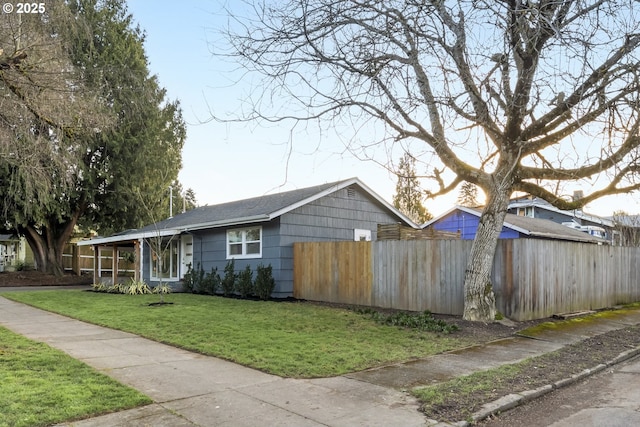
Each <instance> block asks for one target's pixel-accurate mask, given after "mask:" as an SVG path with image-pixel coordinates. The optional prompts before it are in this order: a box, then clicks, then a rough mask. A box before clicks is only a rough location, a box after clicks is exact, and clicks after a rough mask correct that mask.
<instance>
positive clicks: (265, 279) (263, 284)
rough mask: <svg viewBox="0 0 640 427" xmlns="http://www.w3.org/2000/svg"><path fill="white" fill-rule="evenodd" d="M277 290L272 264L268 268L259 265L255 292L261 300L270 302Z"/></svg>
mask: <svg viewBox="0 0 640 427" xmlns="http://www.w3.org/2000/svg"><path fill="white" fill-rule="evenodd" d="M275 288H276V281H275V280H274V279H273V268H272V267H271V264H269V265H268V266H266V267H265V266H263V265H262V264H260V265H258V270H257V272H256V281H255V292H256V295H257V296H258V298H260V299H261V300H265V301H266V300H268V299H269V298H270V297H271V294H272V293H273V290H274V289H275Z"/></svg>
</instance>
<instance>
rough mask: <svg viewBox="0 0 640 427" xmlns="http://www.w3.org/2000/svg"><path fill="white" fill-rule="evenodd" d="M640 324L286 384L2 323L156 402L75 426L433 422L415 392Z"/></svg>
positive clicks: (596, 327) (119, 343)
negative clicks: (420, 409) (416, 388)
mask: <svg viewBox="0 0 640 427" xmlns="http://www.w3.org/2000/svg"><path fill="white" fill-rule="evenodd" d="M636 324H640V310H636V311H625V312H622V313H620V314H618V315H615V314H613V315H612V316H609V318H607V319H599V320H598V321H596V322H584V323H583V322H581V323H580V324H578V325H575V326H574V327H572V328H563V330H562V332H559V331H552V332H546V333H544V334H540V335H538V336H536V337H535V339H532V338H524V337H518V336H515V337H512V338H507V339H504V340H500V341H496V342H493V343H490V344H487V345H483V346H476V347H471V348H468V349H465V350H461V351H457V352H450V353H446V354H441V355H437V356H432V357H428V358H425V359H422V360H419V361H414V362H409V363H402V364H397V365H392V366H388V367H384V368H378V369H371V370H368V371H363V372H357V373H353V374H349V375H345V376H341V377H334V378H323V379H313V380H296V379H284V378H280V377H276V376H273V375H268V374H265V373H263V372H259V371H255V370H253V369H250V368H246V367H242V366H239V365H236V364H234V363H230V362H227V361H224V360H220V359H216V358H214V357H207V356H202V355H199V354H195V353H191V352H188V351H184V350H180V349H176V348H174V347H170V346H167V345H163V344H159V343H156V342H154V341H150V340H147V339H144V338H140V337H138V336H136V335H132V334H129V333H125V332H120V331H114V330H111V329H108V328H103V327H99V326H95V325H91V324H87V323H84V322H80V321H77V320H73V319H69V318H66V317H63V316H59V315H56V314H52V313H49V312H45V311H42V310H38V309H35V308H32V307H29V306H26V305H23V304H19V303H15V302H12V301H9V300H7V299H5V298H2V297H0V325H2V326H5V327H6V328H8V329H10V330H12V331H14V332H17V333H19V334H22V335H24V336H26V337H28V338H31V339H33V340H37V341H42V342H46V343H47V344H49V345H51V346H52V347H55V348H58V349H60V350H63V351H65V352H66V353H68V354H70V355H71V356H73V357H75V358H77V359H79V360H82V361H83V362H85V363H87V364H88V365H91V366H93V367H95V368H97V369H98V370H100V371H102V372H104V373H106V374H108V375H110V376H112V377H113V378H115V379H117V380H118V381H120V382H122V383H124V384H127V385H129V386H131V387H134V388H136V389H138V390H140V391H141V392H143V393H145V394H146V395H148V396H149V397H151V398H152V399H153V400H154V402H155V403H154V404H152V405H149V406H146V407H143V408H138V409H133V410H129V411H123V412H120V413H117V414H110V415H106V416H102V417H98V418H93V419H90V420H85V421H81V422H76V423H73V424H72V425H74V426H193V425H198V426H212V425H215V426H254V425H278V426H390V425H399V426H400V425H401V426H424V425H426V424H427V423H428V420H427V419H426V418H425V417H424V416H423V415H422V414H421V413H420V412H418V403H417V401H416V400H415V399H413V398H412V397H411V396H410V395H409V394H407V393H405V392H404V391H402V390H408V389H410V388H411V387H413V386H415V385H417V384H423V385H424V384H433V383H437V382H441V381H446V380H449V379H451V378H454V377H458V376H461V375H466V374H469V373H472V372H475V371H480V370H485V369H489V368H492V367H496V366H499V365H502V364H506V363H514V362H517V361H520V360H523V359H526V358H528V357H533V356H537V355H540V354H544V353H546V352H549V351H553V350H557V349H559V348H561V347H563V346H565V345H568V344H571V343H574V342H577V341H580V340H583V339H585V338H588V337H590V336H594V335H598V334H601V333H604V332H608V331H612V330H616V329H621V328H624V327H626V326H630V325H636Z"/></svg>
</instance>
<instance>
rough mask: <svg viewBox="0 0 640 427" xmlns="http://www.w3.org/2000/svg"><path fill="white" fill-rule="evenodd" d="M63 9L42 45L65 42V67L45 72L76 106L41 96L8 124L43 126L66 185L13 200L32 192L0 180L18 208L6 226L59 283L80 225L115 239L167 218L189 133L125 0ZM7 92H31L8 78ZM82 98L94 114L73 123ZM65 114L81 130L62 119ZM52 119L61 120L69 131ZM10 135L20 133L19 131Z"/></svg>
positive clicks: (74, 3)
mask: <svg viewBox="0 0 640 427" xmlns="http://www.w3.org/2000/svg"><path fill="white" fill-rule="evenodd" d="M53 5H55V6H56V7H55V8H54V7H53ZM58 9H60V10H61V11H60V12H57V13H56V14H55V15H52V14H51V15H49V14H48V15H47V16H46V17H45V16H43V17H42V18H40V21H38V22H37V24H38V27H37V28H40V29H41V33H42V40H47V41H50V40H55V41H56V42H57V43H59V48H58V49H57V50H56V53H57V55H56V57H57V62H55V61H51V62H50V64H53V65H57V64H61V65H58V66H56V67H53V66H49V68H48V69H47V70H46V71H47V72H48V75H49V76H50V78H57V79H58V80H61V81H64V82H66V85H67V92H69V93H70V95H69V96H68V97H67V99H66V100H67V102H66V103H60V104H55V103H53V102H52V100H54V101H55V98H52V97H44V98H38V97H36V96H34V97H33V99H29V101H30V102H29V104H28V105H26V106H25V107H23V108H22V109H21V110H17V111H18V113H16V115H15V116H14V117H9V118H8V119H7V120H12V121H14V122H15V124H18V123H21V121H24V119H25V118H28V119H30V120H31V122H32V123H34V124H35V125H36V127H34V126H31V127H30V129H37V126H40V127H41V128H42V130H41V131H38V132H37V133H38V134H39V135H44V136H45V137H46V138H47V139H48V140H49V147H51V149H50V150H49V151H48V158H47V159H45V161H46V165H48V167H49V168H50V169H51V170H52V176H53V177H54V178H56V179H57V181H55V182H53V183H52V184H50V185H49V186H48V187H47V188H46V191H40V192H39V193H38V194H37V198H36V197H33V196H31V197H29V195H26V196H25V195H24V191H23V192H22V193H20V192H15V191H13V192H12V190H15V189H16V188H18V189H21V188H22V189H24V188H26V185H24V184H23V183H22V182H21V181H19V180H18V181H16V180H13V181H11V180H8V179H2V180H0V193H2V195H3V196H7V197H9V198H10V199H11V203H12V206H11V209H4V211H3V219H4V221H5V222H6V223H8V224H9V225H10V226H12V227H13V228H15V229H16V230H17V231H18V232H19V233H21V234H22V235H24V236H25V237H26V239H27V241H28V242H29V245H30V246H31V248H32V249H33V252H34V255H35V259H36V263H37V265H38V268H39V269H40V270H42V271H47V272H50V273H55V274H61V273H62V250H63V248H64V245H65V244H66V243H67V241H68V239H69V237H70V235H71V234H72V232H73V230H74V228H75V227H76V226H80V227H86V228H93V229H96V230H98V231H99V232H100V233H102V234H107V233H109V232H110V231H112V230H120V229H125V228H131V227H138V226H140V225H142V224H143V223H146V222H149V219H150V218H149V217H150V216H155V217H156V218H165V217H166V216H168V210H167V211H164V212H162V209H163V206H161V204H160V203H158V201H159V200H168V197H166V196H164V197H163V195H164V192H166V190H167V188H168V187H169V185H170V184H171V183H172V182H174V181H175V179H176V177H177V174H178V171H179V169H180V166H181V149H182V145H183V143H184V138H185V134H186V132H185V125H184V122H183V119H182V113H181V110H180V106H179V103H178V102H177V101H174V102H171V101H169V100H167V99H166V92H165V90H164V89H163V88H161V87H160V86H159V84H158V82H157V79H156V77H155V76H151V75H149V70H148V67H147V58H146V56H145V52H144V46H143V43H144V34H143V33H142V32H141V30H140V29H139V28H137V27H134V26H133V20H132V17H131V15H130V14H128V12H127V9H126V4H125V2H124V1H123V0H71V1H69V2H64V3H63V2H53V3H52V8H51V9H49V8H47V11H49V10H51V11H54V10H55V11H58ZM6 16H7V14H5V15H3V16H2V17H3V19H8V18H7V17H6ZM32 19H34V18H32V17H29V18H25V22H30V20H32ZM34 25H35V24H34ZM7 27H10V26H7ZM2 28H4V27H2ZM30 34H31V33H30ZM0 35H2V34H0ZM30 46H34V48H33V49H30V48H29V47H28V46H25V52H26V55H31V53H32V52H33V53H34V55H35V53H37V52H36V51H35V50H34V49H35V47H37V46H38V43H35V42H34V43H31V44H30ZM16 52H19V50H16ZM15 57H16V55H14V59H15ZM27 58H30V57H29V56H27ZM10 59H11V58H10ZM35 64H37V63H35ZM25 65H28V64H25ZM0 68H1V67H0ZM8 71H11V70H8ZM2 72H3V74H6V73H5V70H4V69H3V70H2ZM29 72H31V68H29V67H28V66H22V67H21V68H17V67H16V73H15V74H16V75H17V76H18V77H19V76H20V75H25V73H29ZM42 75H45V74H44V73H42ZM70 76H71V77H73V79H71V77H70ZM0 77H2V76H0ZM29 77H30V76H29ZM35 77H37V76H35ZM35 77H34V78H35ZM7 82H9V83H7ZM2 83H4V85H3V86H1V87H0V88H1V89H5V92H9V93H11V94H13V97H14V98H15V99H17V100H18V101H20V100H23V99H24V96H22V95H23V94H24V90H19V89H18V90H13V91H12V90H11V89H12V88H11V85H10V80H9V79H8V78H4V79H2ZM24 87H28V86H27V85H24ZM42 87H44V88H46V85H45V84H43V85H42ZM80 89H83V92H82V93H87V94H88V95H87V96H86V99H87V101H86V102H84V103H83V105H85V106H88V107H86V108H85V109H84V110H82V114H80V113H76V114H73V113H75V110H74V109H73V107H74V105H75V104H76V103H78V102H79V101H80V100H82V99H80V100H78V99H77V98H78V97H77V96H76V93H75V92H79V90H80ZM34 92H37V91H34ZM58 92H60V91H58ZM54 93H57V92H54ZM89 95H93V96H89ZM89 101H92V102H93V104H91V103H90V102H89ZM23 104H25V102H23ZM89 107H90V108H89ZM65 111H68V112H70V113H72V114H68V115H71V116H72V117H71V118H72V119H74V121H69V120H68V119H67V121H66V122H65V120H63V119H65V116H64V115H63V113H64V112H65ZM28 114H29V115H28ZM103 116H104V117H106V118H107V119H105V124H104V125H102V126H97V125H96V123H95V122H96V120H95V117H103ZM49 117H53V118H58V117H61V118H60V119H59V121H60V122H61V123H62V125H60V124H58V123H54V122H53V119H50V118H49ZM67 123H71V124H73V126H70V125H68V124H67ZM44 125H46V126H47V129H44V128H43V126H44ZM14 127H15V126H14ZM6 128H9V129H12V127H11V123H9V124H8V125H7V126H6ZM55 131H57V132H55ZM31 132H32V134H35V132H33V131H31ZM41 138H42V136H41ZM41 163H43V161H41ZM16 167H17V168H19V173H17V174H15V173H14V176H25V175H28V173H29V170H30V169H29V167H30V166H29V164H28V162H22V163H21V164H18V165H17V166H16ZM20 168H21V169H20ZM0 173H3V171H2V170H0ZM3 176H6V174H3ZM10 185H13V187H10ZM149 207H152V210H151V211H150V210H149V209H148V208H149ZM149 212H151V214H149ZM163 214H164V215H163Z"/></svg>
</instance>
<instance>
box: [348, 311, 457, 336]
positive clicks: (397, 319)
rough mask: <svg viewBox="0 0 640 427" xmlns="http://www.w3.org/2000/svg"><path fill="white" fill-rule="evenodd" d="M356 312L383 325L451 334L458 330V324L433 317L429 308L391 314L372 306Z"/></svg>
mask: <svg viewBox="0 0 640 427" xmlns="http://www.w3.org/2000/svg"><path fill="white" fill-rule="evenodd" d="M355 311H356V313H358V314H362V315H365V316H368V317H369V318H370V319H371V320H373V321H374V322H376V323H380V324H382V325H389V326H398V327H401V328H410V329H418V330H421V331H429V332H440V333H444V334H450V333H451V332H455V331H457V330H458V329H459V328H458V325H455V324H449V323H447V322H445V321H444V320H440V319H436V318H434V317H433V315H432V314H431V312H430V311H429V310H425V311H424V312H422V313H417V314H416V313H406V312H402V311H401V312H397V313H393V314H389V315H385V314H383V313H380V312H379V311H375V310H373V309H370V308H364V309H356V310H355Z"/></svg>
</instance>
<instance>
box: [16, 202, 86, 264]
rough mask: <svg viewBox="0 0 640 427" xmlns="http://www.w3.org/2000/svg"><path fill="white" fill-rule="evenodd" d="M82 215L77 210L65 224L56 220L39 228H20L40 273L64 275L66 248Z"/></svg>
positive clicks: (30, 226) (28, 226)
mask: <svg viewBox="0 0 640 427" xmlns="http://www.w3.org/2000/svg"><path fill="white" fill-rule="evenodd" d="M80 213H81V210H77V211H76V212H75V213H74V215H73V216H72V217H71V218H70V219H69V220H68V221H67V222H66V223H64V224H59V223H57V221H56V220H55V219H54V220H53V221H56V222H53V221H52V222H51V223H50V224H48V225H44V226H41V227H38V228H36V227H34V226H32V225H27V226H25V227H19V228H18V231H19V232H20V233H21V234H23V235H24V236H25V238H26V240H27V243H29V246H30V247H31V250H32V251H33V256H34V258H35V262H36V268H37V270H38V271H41V272H43V273H48V274H53V275H55V276H62V275H63V274H64V265H63V264H62V254H63V252H64V246H65V245H66V244H67V243H68V242H69V239H70V238H71V235H72V234H73V229H74V228H75V226H76V224H77V223H78V218H79V217H80Z"/></svg>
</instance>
